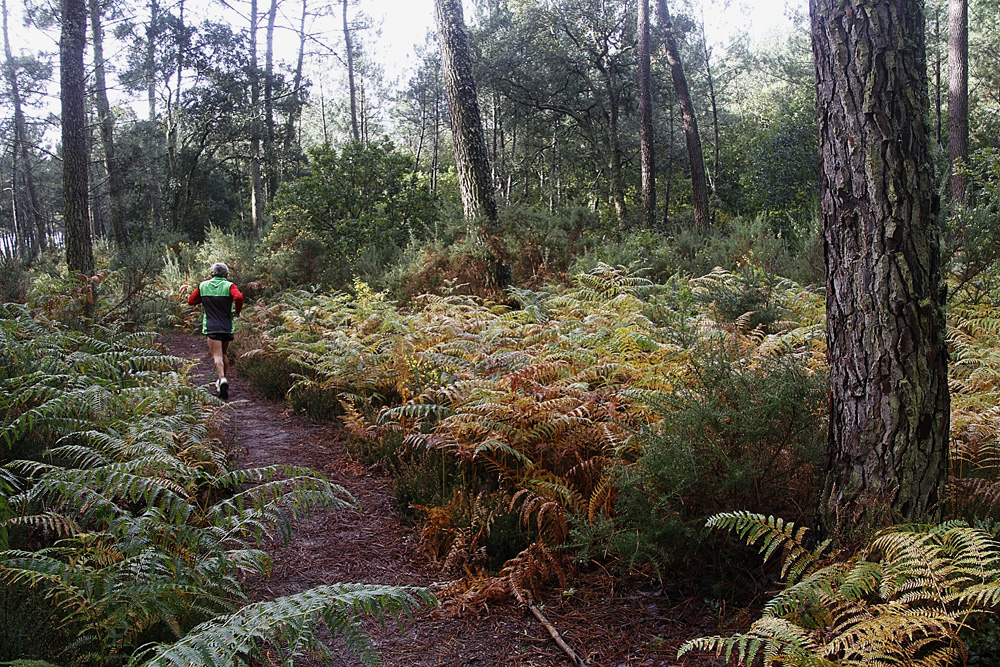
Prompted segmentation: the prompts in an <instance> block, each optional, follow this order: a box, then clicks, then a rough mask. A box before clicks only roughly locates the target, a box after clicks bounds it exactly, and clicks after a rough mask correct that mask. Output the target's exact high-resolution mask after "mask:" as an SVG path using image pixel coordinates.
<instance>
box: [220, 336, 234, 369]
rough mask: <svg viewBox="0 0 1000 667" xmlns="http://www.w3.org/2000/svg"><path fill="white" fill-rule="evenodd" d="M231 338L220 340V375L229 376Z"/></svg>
mask: <svg viewBox="0 0 1000 667" xmlns="http://www.w3.org/2000/svg"><path fill="white" fill-rule="evenodd" d="M232 342H233V341H231V340H224V341H222V377H229V344H230V343H232Z"/></svg>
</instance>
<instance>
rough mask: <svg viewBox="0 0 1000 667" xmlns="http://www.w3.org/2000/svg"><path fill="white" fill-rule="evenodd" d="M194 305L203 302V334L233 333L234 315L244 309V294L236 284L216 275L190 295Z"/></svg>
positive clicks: (190, 302) (191, 302) (190, 301)
mask: <svg viewBox="0 0 1000 667" xmlns="http://www.w3.org/2000/svg"><path fill="white" fill-rule="evenodd" d="M188 303H189V304H191V305H192V306H195V305H197V304H199V303H200V304H201V305H203V306H204V307H205V315H204V316H203V317H202V319H201V332H202V333H203V334H213V333H233V317H234V316H238V315H239V314H240V311H241V310H243V295H242V294H241V293H240V290H239V289H237V287H236V285H234V284H233V283H231V282H229V281H228V280H226V279H225V278H220V277H218V276H216V277H215V278H212V279H211V280H206V281H205V282H203V283H202V284H200V285H198V289H196V290H195V291H194V292H192V293H191V296H189V297H188Z"/></svg>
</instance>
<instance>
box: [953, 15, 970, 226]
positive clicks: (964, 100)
mask: <svg viewBox="0 0 1000 667" xmlns="http://www.w3.org/2000/svg"><path fill="white" fill-rule="evenodd" d="M968 159H969V4H968V1H967V0H949V3H948V161H949V163H950V164H951V166H952V171H951V205H952V209H953V210H956V211H957V210H958V209H960V208H961V207H962V206H963V205H964V204H965V186H966V183H965V176H963V175H962V174H961V173H959V172H957V171H955V165H956V163H958V162H967V161H968Z"/></svg>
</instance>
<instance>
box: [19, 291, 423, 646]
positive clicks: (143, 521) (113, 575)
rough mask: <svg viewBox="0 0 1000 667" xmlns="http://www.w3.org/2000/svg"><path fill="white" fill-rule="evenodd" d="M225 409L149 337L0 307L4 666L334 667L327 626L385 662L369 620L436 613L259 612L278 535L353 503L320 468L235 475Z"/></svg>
mask: <svg viewBox="0 0 1000 667" xmlns="http://www.w3.org/2000/svg"><path fill="white" fill-rule="evenodd" d="M224 410H225V408H224V406H223V405H222V404H221V403H220V402H219V401H218V400H217V399H215V398H214V397H212V396H211V395H209V394H208V393H207V392H206V391H205V390H204V389H202V388H199V387H196V386H193V385H192V383H191V381H190V380H189V378H188V376H187V366H186V362H184V361H183V360H180V359H177V358H173V357H170V356H168V355H166V354H164V353H163V352H162V351H161V350H159V349H158V348H157V346H156V345H155V344H154V338H153V336H152V335H151V334H149V333H141V332H139V333H137V332H131V333H130V332H125V331H123V330H119V329H115V328H106V327H100V326H96V327H94V328H93V329H92V330H91V331H89V332H87V333H81V332H79V331H73V330H71V329H68V328H66V327H63V326H61V325H59V324H58V323H56V322H54V321H52V320H50V319H48V318H47V317H46V315H45V314H44V311H42V310H38V309H36V310H31V309H29V308H27V307H25V306H17V305H10V304H8V305H5V306H2V307H0V413H2V416H3V421H2V423H0V436H2V437H0V464H2V465H0V582H2V587H0V637H2V638H3V642H0V660H4V661H10V660H14V661H25V664H35V663H33V662H32V661H39V660H40V661H46V662H47V663H51V664H58V665H102V666H103V665H119V664H121V665H125V664H128V665H140V664H147V665H233V664H247V663H250V662H253V660H255V659H257V658H260V657H261V656H263V655H265V652H267V653H268V654H270V655H280V656H282V660H286V661H288V662H289V663H290V662H291V660H292V659H293V658H294V657H295V656H300V655H303V654H306V653H319V654H324V653H325V654H327V655H329V649H327V648H326V647H325V646H324V645H323V644H322V643H321V642H319V641H318V640H317V638H316V632H317V628H318V626H322V625H325V626H327V627H328V628H329V629H330V630H331V631H332V632H333V634H334V636H338V637H341V638H343V639H344V640H345V641H346V642H347V644H346V645H347V646H348V648H350V649H352V650H353V651H355V653H357V654H358V655H359V656H361V657H362V658H363V659H364V660H365V662H366V663H368V664H374V663H375V662H376V661H377V656H376V654H375V652H374V650H373V649H372V647H371V645H370V642H369V641H368V640H367V638H366V636H365V635H364V633H362V632H361V631H360V629H359V621H360V619H361V618H362V617H364V616H366V615H370V614H374V615H376V616H379V617H385V616H391V615H398V614H401V613H402V614H405V613H408V611H409V610H410V609H412V608H414V607H415V606H418V605H422V604H424V603H426V602H430V601H431V598H430V597H429V596H428V594H427V593H426V592H425V591H423V590H418V589H409V588H399V587H382V586H359V585H351V584H340V585H331V586H325V587H321V588H317V589H313V590H311V591H307V592H304V593H302V594H299V595H294V596H290V597H287V598H281V599H277V600H273V601H268V602H258V603H254V604H248V602H249V601H248V599H247V596H246V593H245V592H244V590H243V584H242V582H243V581H244V579H245V577H246V576H248V575H252V574H262V573H265V572H266V571H267V570H268V567H269V564H270V561H269V558H268V556H267V555H266V553H265V552H264V551H263V550H262V549H261V544H262V540H263V539H264V538H265V537H266V536H268V535H270V534H272V533H274V532H277V533H280V534H281V535H282V536H284V537H287V536H288V535H289V533H290V531H291V530H292V528H293V524H294V521H295V520H296V519H297V518H299V517H301V516H303V515H304V514H306V513H308V512H310V511H313V510H315V509H317V508H333V509H338V508H344V509H346V508H349V507H350V506H352V505H353V502H354V501H353V498H352V497H351V496H350V494H349V493H347V491H345V490H344V489H343V488H341V487H339V486H338V485H335V484H332V483H330V482H329V481H327V480H326V479H325V478H323V477H322V476H321V475H319V474H318V473H316V472H314V471H312V470H308V469H303V468H294V467H281V466H274V467H267V468H255V469H237V468H235V467H234V466H233V463H234V461H233V460H232V457H231V456H230V455H229V454H228V453H227V452H226V451H225V450H224V449H223V448H222V446H221V443H220V440H219V438H218V427H219V424H220V420H221V419H222V417H223V413H224Z"/></svg>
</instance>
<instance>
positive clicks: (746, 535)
mask: <svg viewBox="0 0 1000 667" xmlns="http://www.w3.org/2000/svg"><path fill="white" fill-rule="evenodd" d="M705 525H706V526H707V527H709V528H723V529H725V530H729V531H735V532H736V534H737V535H739V536H740V538H741V539H742V540H743V541H745V542H746V543H747V545H749V546H754V545H756V544H757V543H758V542H761V546H760V553H761V554H763V555H764V560H767V559H769V558H770V557H771V556H772V555H774V553H775V552H776V551H777V550H778V549H785V550H786V554H785V559H784V563H783V564H782V576H784V577H786V578H787V579H788V581H789V582H790V583H794V581H795V579H796V578H797V577H798V576H801V575H802V574H803V573H804V572H808V571H809V569H810V568H811V567H813V566H814V565H815V564H816V563H817V562H818V561H819V556H820V554H821V553H822V552H823V550H825V548H826V546H827V545H828V542H824V543H823V544H821V545H820V546H819V547H818V548H817V549H815V550H811V549H808V548H806V546H805V544H804V541H803V540H804V537H805V534H806V533H807V532H808V531H809V529H808V528H806V527H804V526H803V527H800V528H798V529H797V530H796V529H795V524H793V523H792V522H785V521H784V520H783V519H780V518H777V519H776V518H775V517H773V516H768V517H765V516H764V515H763V514H755V513H752V512H743V511H737V512H723V513H721V514H716V515H714V516H712V517H709V519H708V521H707V523H706V524H705Z"/></svg>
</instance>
